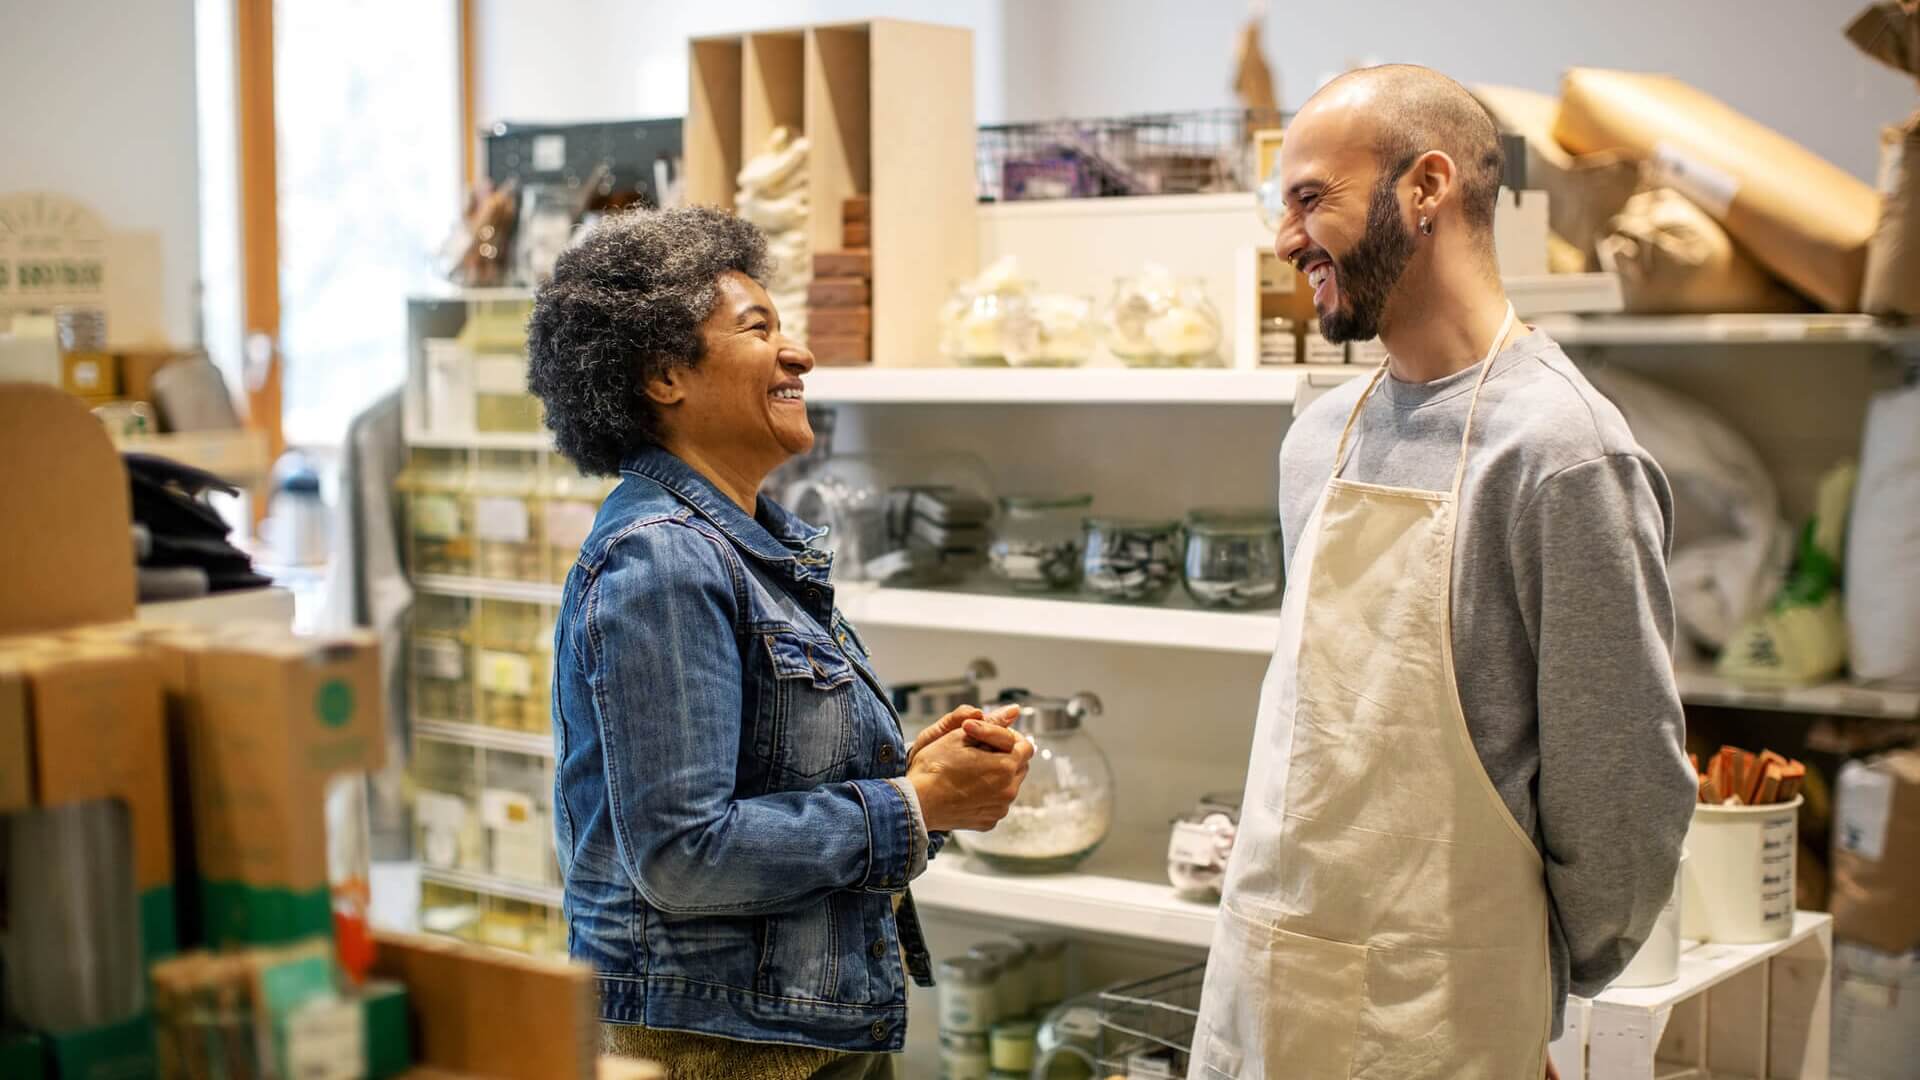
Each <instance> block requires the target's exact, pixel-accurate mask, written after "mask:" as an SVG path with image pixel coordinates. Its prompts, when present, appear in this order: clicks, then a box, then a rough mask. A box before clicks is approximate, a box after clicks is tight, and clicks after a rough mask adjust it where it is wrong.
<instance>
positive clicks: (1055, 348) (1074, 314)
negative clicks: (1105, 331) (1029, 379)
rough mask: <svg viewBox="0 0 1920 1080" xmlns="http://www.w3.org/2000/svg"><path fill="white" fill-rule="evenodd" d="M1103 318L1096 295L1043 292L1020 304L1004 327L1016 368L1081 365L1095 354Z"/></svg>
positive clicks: (1006, 341) (1010, 359) (1008, 359)
mask: <svg viewBox="0 0 1920 1080" xmlns="http://www.w3.org/2000/svg"><path fill="white" fill-rule="evenodd" d="M1099 325H1100V320H1099V318H1098V316H1097V315H1096V314H1095V311H1094V303H1093V298H1092V297H1087V296H1072V295H1067V294H1062V293H1039V294H1036V295H1034V296H1032V297H1028V298H1027V299H1026V300H1025V301H1024V302H1023V303H1019V304H1016V305H1014V306H1013V307H1012V309H1011V310H1010V311H1009V312H1008V314H1007V318H1006V321H1005V322H1004V323H1002V325H1001V330H1002V333H1003V334H1004V335H1005V346H1006V353H1007V363H1009V364H1012V365H1013V366H1014V367H1079V366H1080V365H1081V364H1084V363H1086V362H1087V360H1088V359H1089V358H1091V357H1092V356H1093V349H1094V346H1095V345H1096V344H1098V337H1099Z"/></svg>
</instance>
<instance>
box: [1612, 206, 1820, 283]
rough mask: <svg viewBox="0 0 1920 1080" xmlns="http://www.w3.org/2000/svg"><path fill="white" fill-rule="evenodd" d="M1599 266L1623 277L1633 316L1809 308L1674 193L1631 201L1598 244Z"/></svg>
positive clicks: (1699, 212)
mask: <svg viewBox="0 0 1920 1080" xmlns="http://www.w3.org/2000/svg"><path fill="white" fill-rule="evenodd" d="M1595 254H1596V255H1597V257H1598V259H1599V262H1600V269H1602V270H1605V271H1607V272H1608V273H1612V274H1618V275H1620V292H1621V294H1622V295H1623V297H1624V298H1625V301H1626V307H1627V310H1628V311H1632V312H1637V313H1647V314H1661V315H1686V314H1702V313H1704V314H1713V313H1718V312H1736V311H1804V310H1805V309H1806V307H1807V303H1806V301H1805V300H1803V299H1801V298H1800V296H1799V295H1798V294H1796V293H1795V292H1794V291H1793V290H1791V289H1789V288H1787V287H1786V286H1784V285H1781V284H1780V283H1779V282H1778V281H1776V280H1774V278H1773V275H1771V274H1769V273H1767V272H1766V271H1765V270H1763V269H1761V268H1760V265H1759V264H1758V263H1756V262H1754V261H1753V259H1752V258H1750V257H1749V256H1748V255H1747V253H1746V252H1744V251H1742V250H1740V247H1739V245H1737V244H1735V243H1734V242H1733V238H1732V237H1730V236H1728V235H1727V230H1725V229H1723V228H1721V227H1720V223H1719V222H1717V221H1715V220H1713V218H1712V217H1711V216H1710V215H1708V213H1707V212H1706V211H1705V210H1702V209H1700V207H1698V206H1697V205H1695V204H1694V203H1693V201H1692V200H1690V199H1688V198H1687V197H1686V196H1684V195H1682V194H1680V193H1679V192H1678V191H1675V190H1674V189H1672V188H1668V187H1659V188H1652V189H1650V190H1647V191H1642V192H1640V193H1639V194H1637V195H1635V196H1634V197H1633V198H1631V199H1628V200H1627V203H1626V205H1625V206H1623V207H1621V209H1620V213H1619V214H1617V215H1615V216H1614V218H1613V220H1612V221H1610V222H1608V224H1607V233H1606V235H1604V236H1602V237H1600V239H1599V241H1598V242H1597V244H1596V245H1595Z"/></svg>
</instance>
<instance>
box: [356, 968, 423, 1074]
mask: <svg viewBox="0 0 1920 1080" xmlns="http://www.w3.org/2000/svg"><path fill="white" fill-rule="evenodd" d="M355 996H357V997H358V998H359V999H360V1010H361V1014H362V1015H363V1016H365V1017H366V1027H367V1043H366V1046H367V1080H387V1078H388V1077H392V1076H398V1075H400V1074H401V1073H403V1072H406V1071H407V1069H408V1068H410V1067H411V1066H412V1065H413V1023H412V1020H411V1019H410V1018H409V1017H408V1015H407V988H406V987H405V986H402V985H401V984H399V983H397V982H385V981H374V982H370V983H368V984H366V985H365V986H363V987H361V988H360V991H359V993H358V994H357V995H355Z"/></svg>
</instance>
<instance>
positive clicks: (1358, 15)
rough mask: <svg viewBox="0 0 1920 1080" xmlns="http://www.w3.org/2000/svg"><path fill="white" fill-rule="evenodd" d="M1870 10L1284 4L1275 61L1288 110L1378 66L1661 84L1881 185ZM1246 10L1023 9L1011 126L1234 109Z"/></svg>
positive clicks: (1882, 83)
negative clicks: (1668, 80) (1644, 74)
mask: <svg viewBox="0 0 1920 1080" xmlns="http://www.w3.org/2000/svg"><path fill="white" fill-rule="evenodd" d="M1865 6H1866V5H1865V0H1607V2H1603V3H1593V2H1584V3H1583V2H1577V0H1560V2H1554V3H1543V2H1541V0H1467V2H1462V3H1442V2H1435V0H1347V2H1331V3H1314V4H1308V3H1304V2H1301V0H1278V2H1275V3H1273V4H1272V5H1271V13H1270V14H1269V16H1268V19H1267V30H1266V36H1265V40H1266V46H1267V57H1268V62H1269V63H1271V64H1273V65H1274V66H1275V68H1276V70H1277V74H1278V76H1279V78H1278V82H1279V83H1280V84H1281V87H1280V93H1281V104H1282V105H1283V107H1297V106H1298V105H1299V104H1300V103H1301V102H1302V101H1304V100H1305V99H1306V98H1307V96H1308V95H1309V94H1311V93H1312V92H1313V90H1314V88H1315V87H1316V86H1318V85H1319V83H1320V81H1321V80H1322V79H1323V78H1325V77H1326V76H1328V75H1331V74H1334V73H1336V72H1339V71H1342V70H1345V69H1346V68H1347V67H1349V66H1352V65H1354V64H1359V63H1367V62H1405V63H1416V64H1425V65H1427V66H1429V67H1434V68H1438V69H1440V70H1441V71H1444V72H1446V73H1447V74H1449V75H1452V76H1453V77H1454V78H1456V79H1459V80H1461V81H1462V82H1467V83H1474V82H1499V83H1506V84H1509V85H1514V86H1523V87H1528V88H1531V89H1535V90H1542V91H1554V90H1555V89H1556V88H1557V86H1558V85H1559V80H1560V76H1561V73H1562V72H1564V71H1565V70H1566V69H1567V68H1568V67H1572V66H1576V65H1580V66H1587V67H1619V68H1629V69H1633V70H1640V71H1663V72H1666V73H1668V74H1671V75H1675V76H1677V77H1679V78H1681V79H1684V80H1686V81H1687V82H1690V83H1693V84H1694V85H1696V86H1698V87H1700V88H1701V89H1703V90H1706V91H1707V92H1708V93H1711V94H1714V95H1716V96H1718V97H1719V98H1721V99H1722V100H1724V101H1725V102H1726V103H1727V104H1729V105H1731V106H1732V107H1734V108H1735V109H1738V110H1739V111H1741V112H1743V113H1745V114H1747V115H1748V116H1751V117H1753V118H1754V119H1756V120H1759V121H1760V122H1762V123H1765V124H1767V125H1768V126H1770V127H1773V128H1776V129H1778V130H1779V131H1781V132H1782V133H1784V134H1786V135H1788V136H1789V137H1791V138H1793V139H1795V140H1797V141H1798V142H1800V143H1802V144H1804V145H1806V146H1807V147H1809V148H1810V149H1812V150H1813V151H1815V152H1816V153H1819V154H1820V155H1822V156H1823V157H1826V158H1828V159H1829V160H1831V161H1833V162H1835V163H1836V164H1838V165H1840V166H1841V167H1842V168H1845V169H1847V170H1849V171H1850V172H1853V173H1854V174H1855V175H1858V176H1860V177H1862V178H1863V179H1869V180H1870V179H1871V178H1872V176H1873V172H1874V169H1875V167H1876V166H1875V163H1876V161H1877V160H1878V155H1879V132H1880V127H1881V125H1883V124H1889V123H1894V122H1897V121H1899V120H1902V119H1904V118H1905V117H1906V116H1907V114H1908V113H1909V112H1911V111H1913V109H1914V106H1915V105H1916V104H1920V99H1916V96H1915V92H1914V86H1913V83H1912V82H1911V81H1910V80H1907V79H1904V78H1902V77H1901V76H1900V75H1899V74H1897V73H1895V72H1894V71H1892V70H1891V69H1889V68H1885V67H1882V66H1880V65H1879V64H1877V63H1875V62H1874V61H1871V60H1868V59H1867V58H1866V57H1865V56H1864V55H1863V54H1861V53H1860V52H1859V51H1858V50H1857V49H1855V48H1854V47H1853V45H1852V44H1851V43H1849V42H1848V41H1847V40H1846V39H1845V38H1844V37H1843V36H1842V33H1841V31H1842V30H1843V28H1844V27H1845V26H1846V24H1847V23H1848V22H1849V21H1851V20H1852V18H1853V16H1854V15H1855V14H1856V13H1857V12H1858V11H1859V10H1860V9H1861V8H1863V7H1865ZM1246 13H1247V4H1246V2H1245V0H1185V2H1183V3H1179V4H1170V3H1165V2H1162V0H1008V2H1007V4H1006V17H1005V22H1004V27H1003V33H1004V36H1005V42H1006V55H1005V58H1004V68H1003V71H1004V72H1005V76H1006V79H1007V84H1006V90H1005V96H1006V102H1007V112H1008V116H1009V117H1010V118H1012V119H1037V118H1042V117H1048V116H1056V115H1076V114H1078V115H1086V114H1090V113H1094V114H1097V113H1101V112H1131V111H1141V110H1148V109H1180V108H1203V107H1207V106H1213V105H1229V104H1232V103H1233V97H1232V93H1231V90H1230V86H1229V81H1230V77H1231V72H1232V59H1231V58H1232V49H1233V44H1234V34H1235V32H1236V30H1237V29H1238V27H1239V25H1240V23H1241V21H1242V20H1243V19H1244V18H1245V17H1246Z"/></svg>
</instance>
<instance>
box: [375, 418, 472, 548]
mask: <svg viewBox="0 0 1920 1080" xmlns="http://www.w3.org/2000/svg"><path fill="white" fill-rule="evenodd" d="M469 462H470V458H469V457H468V453H467V451H465V450H442V449H426V448H416V449H415V450H413V451H412V452H411V453H410V454H409V455H408V458H407V468H406V471H405V472H402V473H401V474H400V476H399V478H398V479H397V480H395V482H394V487H395V488H396V489H397V490H398V491H399V492H400V494H401V495H402V496H404V497H405V499H406V505H407V547H408V549H409V550H408V554H409V555H410V558H409V560H408V561H409V564H410V565H411V567H412V569H413V572H414V573H416V574H453V575H458V576H461V577H470V576H472V574H473V508H472V505H471V494H470V492H469V491H468V483H469V481H470V480H471V479H472V477H471V476H470V475H469V474H468V466H469Z"/></svg>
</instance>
